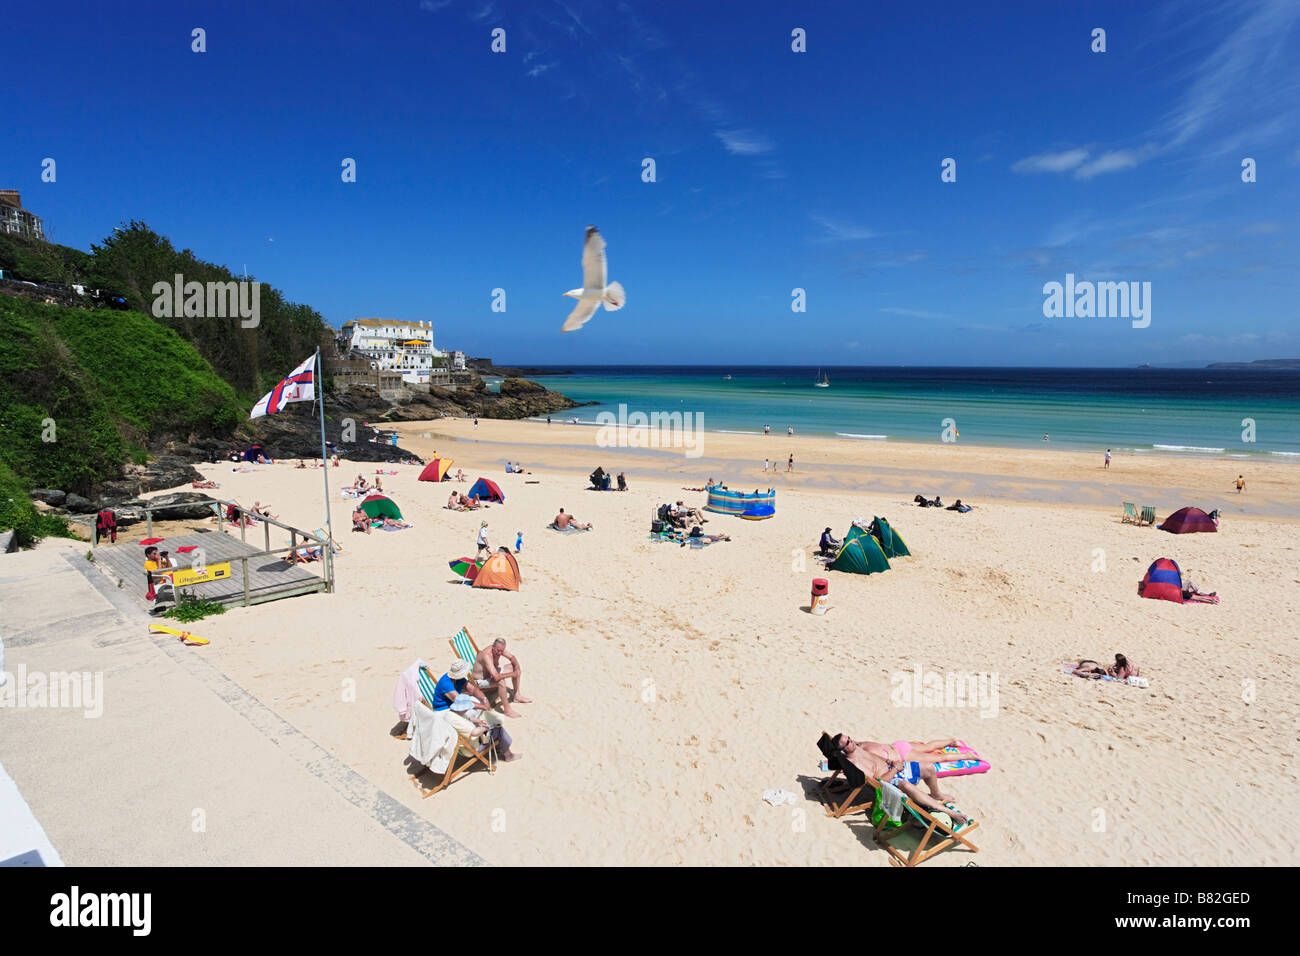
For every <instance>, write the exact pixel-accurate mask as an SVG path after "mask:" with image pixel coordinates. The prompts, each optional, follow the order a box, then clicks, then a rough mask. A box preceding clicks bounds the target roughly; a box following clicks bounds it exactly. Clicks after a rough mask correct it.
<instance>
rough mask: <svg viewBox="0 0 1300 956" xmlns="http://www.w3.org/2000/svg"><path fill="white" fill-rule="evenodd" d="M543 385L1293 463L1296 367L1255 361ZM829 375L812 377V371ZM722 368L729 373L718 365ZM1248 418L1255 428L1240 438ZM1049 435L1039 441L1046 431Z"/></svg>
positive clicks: (657, 407)
mask: <svg viewBox="0 0 1300 956" xmlns="http://www.w3.org/2000/svg"><path fill="white" fill-rule="evenodd" d="M570 368H571V370H572V371H573V372H574V374H572V375H565V376H557V377H555V378H550V377H548V378H546V379H545V384H546V385H547V387H548V388H551V389H555V390H557V391H560V392H563V393H564V394H565V395H568V396H569V397H570V398H573V399H575V400H577V401H586V402H598V403H599V404H598V405H595V406H588V407H584V408H576V409H573V410H572V411H571V412H567V413H561V415H560V416H557V417H563V418H564V419H566V420H567V419H569V418H573V417H576V418H578V419H579V420H580V421H582V422H585V423H591V424H595V423H596V416H597V414H598V413H600V412H604V411H609V412H613V413H614V414H617V413H618V407H619V405H620V404H625V405H627V407H628V411H629V412H636V411H640V412H644V413H647V414H649V413H652V412H656V411H658V412H691V413H693V414H694V415H696V416H702V419H700V420H699V426H700V427H702V428H704V429H706V430H710V431H732V432H743V433H755V434H761V433H762V430H763V426H764V425H770V426H771V428H772V433H773V434H785V431H786V428H787V427H790V426H793V428H794V429H795V433H796V434H798V435H827V436H831V435H833V436H839V437H841V438H844V439H846V440H851V441H907V442H931V441H934V442H937V441H939V440H940V436H941V433H942V430H943V427H944V420H945V419H949V418H950V419H952V420H953V421H954V422H955V427H956V429H957V432H958V434H959V436H960V437H959V438H958V439H957V440H958V441H959V442H961V443H969V444H980V445H997V446H1009V447H1044V446H1046V447H1053V448H1067V449H1084V448H1086V449H1092V450H1103V449H1106V448H1110V449H1113V450H1114V451H1115V452H1116V453H1121V452H1124V453H1137V454H1142V453H1147V454H1162V453H1163V454H1181V455H1215V456H1244V457H1254V456H1256V455H1265V456H1268V457H1269V458H1271V459H1272V460H1275V461H1288V460H1295V461H1297V462H1300V372H1297V371H1285V370H1257V369H1132V368H1130V369H1095V368H1089V369H1082V368H1081V369H1069V368H949V367H945V368H912V367H904V368H898V367H894V368H872V367H861V366H854V367H832V368H824V369H820V370H819V369H816V368H808V367H804V366H799V367H773V366H763V367H743V366H686V367H680V366H672V367H670V366H579V367H570ZM819 371H820V372H823V373H825V374H826V375H827V377H828V378H829V379H830V387H829V388H815V387H813V383H814V381H815V380H816V378H817V375H818V372H819ZM728 375H729V376H731V377H730V379H728V378H726V376H728ZM1247 419H1249V420H1250V421H1253V423H1254V432H1253V436H1254V439H1255V440H1254V441H1253V442H1251V441H1247V440H1245V439H1246V438H1248V437H1249V434H1250V433H1249V431H1248V429H1249V422H1246V421H1245V420H1247ZM1044 435H1048V436H1050V441H1049V442H1046V443H1045V442H1044V441H1043V436H1044Z"/></svg>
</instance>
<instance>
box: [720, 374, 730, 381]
mask: <svg viewBox="0 0 1300 956" xmlns="http://www.w3.org/2000/svg"><path fill="white" fill-rule="evenodd" d="M722 380H723V381H724V382H730V381H731V376H730V375H724V376H722Z"/></svg>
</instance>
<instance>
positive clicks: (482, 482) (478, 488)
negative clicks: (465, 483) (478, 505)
mask: <svg viewBox="0 0 1300 956" xmlns="http://www.w3.org/2000/svg"><path fill="white" fill-rule="evenodd" d="M469 496H470V497H471V498H475V497H477V498H478V500H479V501H505V500H506V496H505V495H503V494H502V493H501V489H500V488H498V487H497V483H496V482H495V481H489V480H488V479H487V478H480V479H479V480H478V481H476V482H474V486H473V487H472V488H470V490H469Z"/></svg>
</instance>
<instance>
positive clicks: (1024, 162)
mask: <svg viewBox="0 0 1300 956" xmlns="http://www.w3.org/2000/svg"><path fill="white" fill-rule="evenodd" d="M1087 158H1088V151H1087V150H1086V149H1067V150H1065V151H1064V152H1060V153H1039V154H1038V155H1036V156H1026V157H1025V158H1024V159H1018V160H1016V161H1015V162H1014V163H1012V164H1011V171H1012V172H1013V173H1066V172H1069V171H1070V170H1071V169H1075V168H1076V167H1078V166H1080V165H1081V164H1082V163H1083V162H1084V161H1085V160H1086V159H1087Z"/></svg>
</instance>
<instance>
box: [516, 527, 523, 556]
mask: <svg viewBox="0 0 1300 956" xmlns="http://www.w3.org/2000/svg"><path fill="white" fill-rule="evenodd" d="M522 550H524V533H523V532H522V531H516V532H515V554H518V553H519V552H520V551H522Z"/></svg>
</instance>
